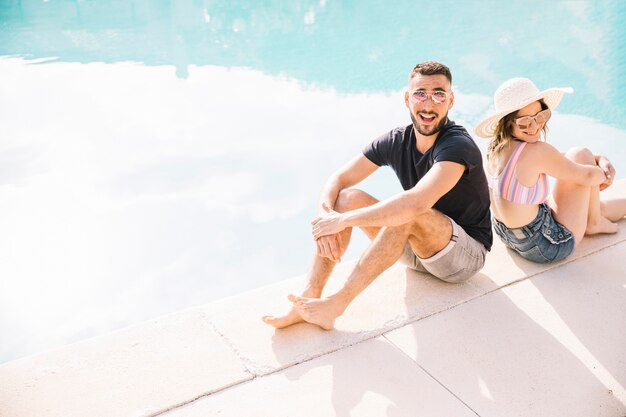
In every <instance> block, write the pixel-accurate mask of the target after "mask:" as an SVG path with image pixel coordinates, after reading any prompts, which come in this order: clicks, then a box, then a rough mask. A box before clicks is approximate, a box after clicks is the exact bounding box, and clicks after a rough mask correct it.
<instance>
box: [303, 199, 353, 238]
mask: <svg viewBox="0 0 626 417" xmlns="http://www.w3.org/2000/svg"><path fill="white" fill-rule="evenodd" d="M322 208H323V209H324V210H325V211H326V213H325V214H322V215H320V216H319V217H317V218H315V219H313V220H312V221H311V224H312V225H313V230H312V233H313V239H315V240H318V239H319V238H321V237H322V236H328V235H334V234H337V233H339V232H341V231H342V230H343V229H345V228H346V227H345V226H344V225H343V224H342V222H341V220H342V217H341V213H337V212H336V211H334V210H332V209H330V208H328V207H327V206H326V204H322Z"/></svg>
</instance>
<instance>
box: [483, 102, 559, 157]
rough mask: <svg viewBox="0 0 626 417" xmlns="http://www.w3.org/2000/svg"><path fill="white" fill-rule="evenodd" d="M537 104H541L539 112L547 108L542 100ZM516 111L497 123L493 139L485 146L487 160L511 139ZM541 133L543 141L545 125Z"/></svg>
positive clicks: (546, 131) (546, 130) (545, 131)
mask: <svg viewBox="0 0 626 417" xmlns="http://www.w3.org/2000/svg"><path fill="white" fill-rule="evenodd" d="M539 103H540V104H541V110H546V109H547V108H548V105H547V104H546V103H545V102H544V101H543V100H539ZM518 111H519V110H516V111H514V112H513V113H509V114H507V115H506V116H504V117H503V118H502V119H500V121H499V122H498V125H497V126H496V130H495V132H494V133H493V137H492V138H491V140H490V141H489V144H488V145H487V159H488V160H491V158H492V157H493V156H495V155H497V154H498V153H499V152H500V151H501V150H502V148H504V147H505V146H506V145H508V143H509V141H510V140H511V139H512V138H513V119H515V118H516V117H517V112H518ZM541 131H542V135H541V139H543V140H545V138H546V135H547V134H548V124H547V123H546V124H544V125H543V127H542V128H541Z"/></svg>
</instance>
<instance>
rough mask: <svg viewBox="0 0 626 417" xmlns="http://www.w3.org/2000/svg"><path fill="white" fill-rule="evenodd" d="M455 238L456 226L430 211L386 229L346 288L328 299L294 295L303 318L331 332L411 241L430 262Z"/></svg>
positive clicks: (365, 256) (290, 298) (369, 248)
mask: <svg viewBox="0 0 626 417" xmlns="http://www.w3.org/2000/svg"><path fill="white" fill-rule="evenodd" d="M451 236H452V224H451V223H450V219H448V218H447V217H446V216H444V215H443V214H441V213H439V212H437V211H436V210H429V211H428V212H426V213H424V214H422V215H421V216H420V217H419V218H418V219H417V220H416V221H415V222H412V223H409V224H406V225H403V226H398V227H386V228H383V229H382V230H381V231H380V233H378V236H376V238H375V239H374V241H373V242H372V244H371V245H370V246H369V247H368V248H367V250H366V251H365V253H364V254H363V256H362V257H361V259H359V261H358V262H357V264H356V266H355V268H354V270H353V271H352V273H351V274H350V276H349V277H348V280H347V281H346V283H345V285H344V287H343V288H342V289H341V290H339V291H338V292H337V293H336V294H333V295H331V296H329V297H326V298H319V297H317V298H308V297H297V296H295V295H290V296H289V300H290V301H291V302H293V304H294V306H295V308H296V310H297V311H298V313H299V314H300V317H301V318H302V319H304V320H305V321H307V322H309V323H312V324H317V325H318V326H320V327H321V328H323V329H326V330H330V329H332V328H333V327H334V325H335V320H336V319H337V317H339V316H340V315H341V314H343V312H344V311H345V310H346V308H347V307H348V305H349V304H350V303H351V302H352V300H354V299H355V298H356V296H357V295H359V294H360V293H361V292H362V291H363V290H364V289H365V288H367V287H368V286H369V285H370V284H371V283H372V282H373V281H374V279H376V277H378V276H379V275H380V274H381V273H382V272H383V271H385V270H386V269H387V268H389V267H390V266H391V265H393V264H394V263H395V262H396V261H397V260H398V259H399V258H400V256H401V255H402V253H403V252H404V248H405V246H406V243H407V241H408V242H410V244H411V247H412V248H413V251H414V252H415V253H416V254H417V255H418V256H419V257H420V258H423V259H425V258H429V257H431V256H433V255H434V254H436V253H437V252H439V251H440V250H442V249H443V248H444V247H445V246H446V245H447V244H448V243H449V242H450V238H451Z"/></svg>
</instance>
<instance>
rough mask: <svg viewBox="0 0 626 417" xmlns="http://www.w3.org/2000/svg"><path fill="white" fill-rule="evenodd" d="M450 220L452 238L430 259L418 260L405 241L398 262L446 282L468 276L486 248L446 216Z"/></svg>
mask: <svg viewBox="0 0 626 417" xmlns="http://www.w3.org/2000/svg"><path fill="white" fill-rule="evenodd" d="M448 218H449V217H448ZM450 222H452V238H451V239H450V243H448V245H447V246H446V247H445V248H443V249H442V250H440V251H439V252H437V253H436V254H434V255H433V256H431V257H430V258H427V259H421V258H419V257H418V256H417V255H416V254H415V253H414V252H413V249H412V248H411V245H410V244H409V243H407V244H406V247H405V248H404V253H403V254H402V256H400V259H399V261H400V262H401V263H403V264H404V265H406V266H408V267H409V268H411V269H414V270H416V271H420V272H427V273H429V274H431V275H434V276H436V277H437V278H439V279H440V280H442V281H446V282H452V283H458V282H463V281H465V280H467V279H469V278H471V277H472V276H473V275H474V274H476V273H477V272H478V271H480V270H481V269H482V267H483V265H484V264H485V256H486V255H487V249H486V248H485V246H484V245H483V244H482V243H480V242H479V241H477V240H476V239H474V238H473V237H471V236H470V235H468V234H467V233H466V232H465V230H463V228H462V227H461V226H459V225H458V224H456V222H455V221H454V220H452V219H450Z"/></svg>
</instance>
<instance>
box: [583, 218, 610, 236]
mask: <svg viewBox="0 0 626 417" xmlns="http://www.w3.org/2000/svg"><path fill="white" fill-rule="evenodd" d="M617 229H618V226H617V223H613V222H612V221H610V220H609V219H607V218H606V217H602V216H600V218H599V219H598V221H596V222H594V223H591V222H590V223H587V229H585V234H586V235H597V234H600V233H617Z"/></svg>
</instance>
